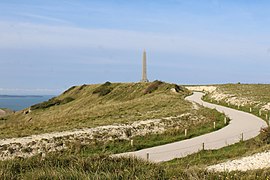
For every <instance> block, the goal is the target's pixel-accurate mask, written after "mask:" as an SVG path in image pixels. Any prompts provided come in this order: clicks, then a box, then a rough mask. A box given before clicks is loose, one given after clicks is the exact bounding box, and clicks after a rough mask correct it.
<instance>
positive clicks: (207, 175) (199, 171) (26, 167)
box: [0, 136, 270, 180]
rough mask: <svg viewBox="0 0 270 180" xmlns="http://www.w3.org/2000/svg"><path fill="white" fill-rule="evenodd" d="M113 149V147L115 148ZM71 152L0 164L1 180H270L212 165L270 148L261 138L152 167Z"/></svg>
mask: <svg viewBox="0 0 270 180" xmlns="http://www.w3.org/2000/svg"><path fill="white" fill-rule="evenodd" d="M116 145H118V144H115V145H114V146H111V147H114V148H115V147H116ZM72 147H73V148H70V149H69V150H66V151H63V152H56V153H50V154H48V155H47V156H46V157H45V159H43V158H42V157H41V156H35V157H32V158H28V159H15V160H12V161H4V162H0V176H1V179H263V180H265V179H269V178H270V171H269V170H270V169H264V170H254V171H247V172H231V173H226V172H225V173H214V172H208V171H206V170H205V167H206V166H208V165H211V164H216V163H219V162H223V161H226V160H227V159H228V158H230V159H234V158H238V157H242V156H246V155H250V154H253V153H256V152H261V151H264V150H267V149H269V147H270V144H267V143H266V142H265V141H263V140H262V137H261V136H259V137H257V138H254V139H252V140H248V141H245V142H240V143H237V144H234V145H231V146H228V147H225V148H222V149H219V150H211V151H201V152H199V153H197V154H193V155H190V156H187V157H185V158H182V159H176V160H173V161H170V162H165V163H159V164H153V163H149V162H146V161H142V160H139V159H136V158H111V157H109V156H108V154H109V153H110V152H111V149H108V148H107V149H106V148H105V149H104V148H101V147H102V146H100V145H99V144H96V145H93V146H82V145H79V144H74V145H73V146H72Z"/></svg>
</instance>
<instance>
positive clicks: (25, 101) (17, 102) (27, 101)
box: [0, 95, 54, 111]
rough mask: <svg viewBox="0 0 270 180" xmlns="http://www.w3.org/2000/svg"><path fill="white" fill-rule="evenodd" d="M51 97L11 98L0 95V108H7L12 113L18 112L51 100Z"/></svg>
mask: <svg viewBox="0 0 270 180" xmlns="http://www.w3.org/2000/svg"><path fill="white" fill-rule="evenodd" d="M52 97H54V96H52V95H41V96H11V95H0V108H7V109H11V110H14V111H19V110H22V109H25V108H28V107H30V106H32V105H34V104H38V103H41V102H44V101H47V100H49V99H51V98H52Z"/></svg>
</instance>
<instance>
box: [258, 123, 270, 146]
mask: <svg viewBox="0 0 270 180" xmlns="http://www.w3.org/2000/svg"><path fill="white" fill-rule="evenodd" d="M260 137H261V140H262V141H263V142H265V143H267V144H270V127H267V128H262V129H261V136H260Z"/></svg>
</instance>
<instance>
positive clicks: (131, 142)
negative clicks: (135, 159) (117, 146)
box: [130, 139, 134, 147]
mask: <svg viewBox="0 0 270 180" xmlns="http://www.w3.org/2000/svg"><path fill="white" fill-rule="evenodd" d="M130 145H131V147H133V145H134V142H133V139H131V140H130Z"/></svg>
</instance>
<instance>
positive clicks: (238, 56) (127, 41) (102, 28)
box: [0, 0, 270, 94]
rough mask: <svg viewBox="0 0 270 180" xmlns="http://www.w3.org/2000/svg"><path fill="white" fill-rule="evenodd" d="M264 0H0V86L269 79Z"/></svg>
mask: <svg viewBox="0 0 270 180" xmlns="http://www.w3.org/2000/svg"><path fill="white" fill-rule="evenodd" d="M269 8H270V2H269V1H263V0H261V1H253V0H237V1H235V0H136V1H131V0H102V1H100V0H91V1H89V0H57V1H55V0H46V1H44V0H24V1H21V0H2V1H0V77H1V78H0V94H59V93H60V92H62V91H63V90H65V89H67V88H69V87H70V86H73V85H80V84H92V83H103V82H105V81H111V82H137V81H139V80H140V78H141V77H140V76H141V58H142V51H143V49H146V51H147V57H148V72H149V74H148V76H149V79H150V80H155V79H159V80H163V81H167V82H174V83H178V84H214V83H230V82H231V83H235V82H243V83H270V79H269V77H270V71H269V67H270V11H269Z"/></svg>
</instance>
